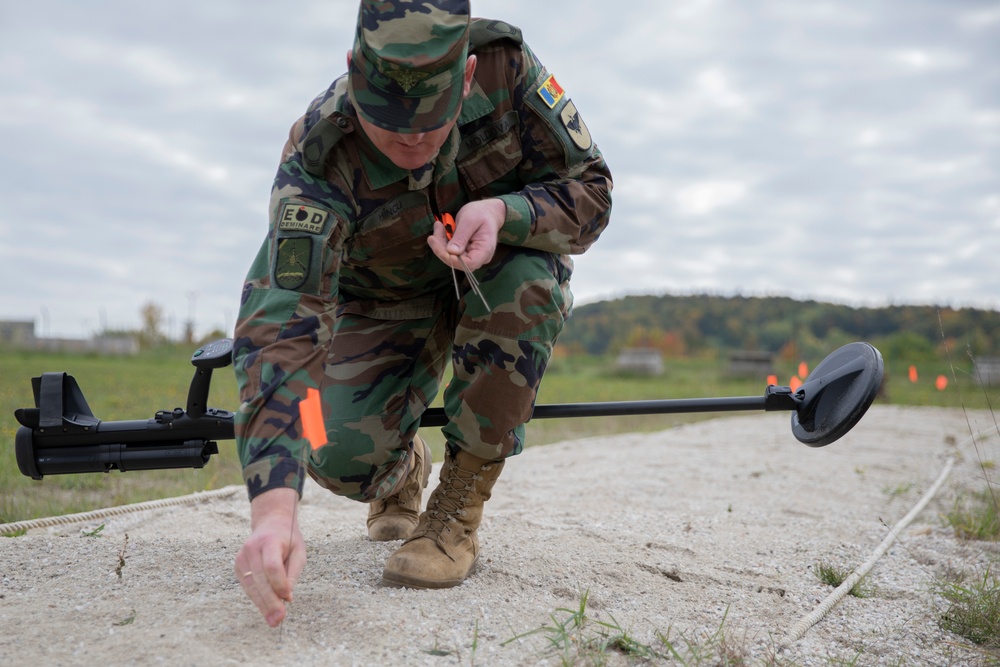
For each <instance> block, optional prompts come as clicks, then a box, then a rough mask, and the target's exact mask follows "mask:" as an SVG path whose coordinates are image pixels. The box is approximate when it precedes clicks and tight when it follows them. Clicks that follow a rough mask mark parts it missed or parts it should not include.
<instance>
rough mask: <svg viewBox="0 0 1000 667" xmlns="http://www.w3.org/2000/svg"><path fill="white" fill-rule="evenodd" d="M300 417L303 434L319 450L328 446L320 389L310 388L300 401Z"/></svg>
mask: <svg viewBox="0 0 1000 667" xmlns="http://www.w3.org/2000/svg"><path fill="white" fill-rule="evenodd" d="M299 415H300V416H301V417H302V434H303V435H304V436H305V437H306V440H308V441H309V444H310V445H312V448H313V450H314V451H315V450H317V449H319V448H320V447H322V446H323V445H325V444H326V442H327V440H326V427H324V426H323V406H322V405H321V404H320V401H319V389H313V388H311V387H310V388H309V389H307V390H306V397H305V398H304V399H302V400H301V401H299Z"/></svg>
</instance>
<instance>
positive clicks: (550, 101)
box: [538, 74, 566, 109]
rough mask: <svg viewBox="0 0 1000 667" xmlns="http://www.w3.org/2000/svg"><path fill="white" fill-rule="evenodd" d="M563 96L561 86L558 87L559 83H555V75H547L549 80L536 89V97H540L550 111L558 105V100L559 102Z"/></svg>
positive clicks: (563, 92)
mask: <svg viewBox="0 0 1000 667" xmlns="http://www.w3.org/2000/svg"><path fill="white" fill-rule="evenodd" d="M565 94H566V92H565V91H564V90H563V89H562V86H560V85H559V82H558V81H556V77H555V75H552V74H550V75H549V78H547V79H546V80H545V83H543V84H542V85H541V87H540V88H539V89H538V96H539V97H541V98H542V100H543V101H544V102H545V103H546V104H547V105H549V108H550V109H552V108H553V107H555V105H557V104H559V100H561V99H562V98H563V95H565Z"/></svg>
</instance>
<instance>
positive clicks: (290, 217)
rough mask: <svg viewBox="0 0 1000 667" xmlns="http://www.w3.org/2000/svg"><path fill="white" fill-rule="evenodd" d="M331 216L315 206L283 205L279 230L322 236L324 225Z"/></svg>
mask: <svg viewBox="0 0 1000 667" xmlns="http://www.w3.org/2000/svg"><path fill="white" fill-rule="evenodd" d="M329 216H330V214H329V213H328V212H327V211H324V210H323V209H321V208H316V207H315V206H305V205H303V204H295V203H287V204H283V205H282V206H281V211H280V212H279V213H278V229H282V230H285V231H296V232H308V233H310V234H322V233H323V225H324V224H325V223H326V219H327V218H328V217H329Z"/></svg>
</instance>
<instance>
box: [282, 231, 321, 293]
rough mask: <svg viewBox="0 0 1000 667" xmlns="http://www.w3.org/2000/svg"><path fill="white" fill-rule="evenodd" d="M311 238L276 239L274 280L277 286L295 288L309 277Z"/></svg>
mask: <svg viewBox="0 0 1000 667" xmlns="http://www.w3.org/2000/svg"><path fill="white" fill-rule="evenodd" d="M312 241H313V240H312V239H311V238H308V237H305V238H299V237H296V238H289V239H278V253H277V257H276V258H275V263H274V282H275V283H276V284H277V285H278V287H280V288H282V289H287V290H297V289H298V288H300V287H302V286H303V285H304V284H305V282H306V279H307V278H308V277H309V269H310V265H311V264H312Z"/></svg>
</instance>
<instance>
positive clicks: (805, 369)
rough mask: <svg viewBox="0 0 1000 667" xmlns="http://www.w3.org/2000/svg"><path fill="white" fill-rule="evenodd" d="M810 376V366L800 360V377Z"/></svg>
mask: <svg viewBox="0 0 1000 667" xmlns="http://www.w3.org/2000/svg"><path fill="white" fill-rule="evenodd" d="M808 376H809V366H808V365H806V362H804V361H800V362H799V377H800V378H804V377H808Z"/></svg>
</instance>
